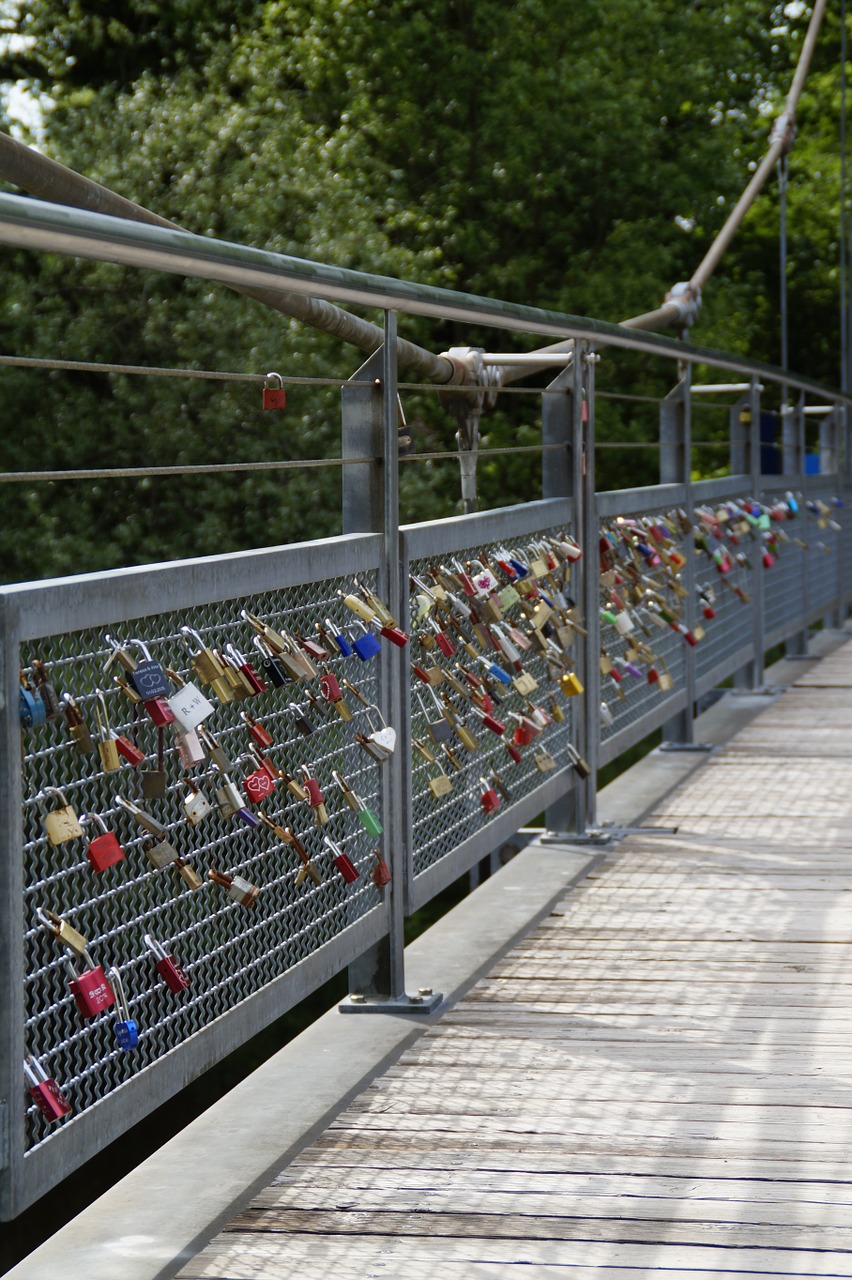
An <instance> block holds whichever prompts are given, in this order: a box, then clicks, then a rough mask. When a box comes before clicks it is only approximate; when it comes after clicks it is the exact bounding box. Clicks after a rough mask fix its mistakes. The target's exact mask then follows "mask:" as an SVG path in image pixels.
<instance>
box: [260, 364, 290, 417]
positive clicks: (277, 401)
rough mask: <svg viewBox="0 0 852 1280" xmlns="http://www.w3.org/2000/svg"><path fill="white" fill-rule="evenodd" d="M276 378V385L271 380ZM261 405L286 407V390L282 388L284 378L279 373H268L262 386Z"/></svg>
mask: <svg viewBox="0 0 852 1280" xmlns="http://www.w3.org/2000/svg"><path fill="white" fill-rule="evenodd" d="M273 379H277V380H278V381H277V385H276V383H275V382H274V381H273ZM263 407H264V409H286V408H287V392H286V391H285V389H284V379H283V378H282V377H281V374H280V373H268V374H267V375H266V381H265V383H264V386H263Z"/></svg>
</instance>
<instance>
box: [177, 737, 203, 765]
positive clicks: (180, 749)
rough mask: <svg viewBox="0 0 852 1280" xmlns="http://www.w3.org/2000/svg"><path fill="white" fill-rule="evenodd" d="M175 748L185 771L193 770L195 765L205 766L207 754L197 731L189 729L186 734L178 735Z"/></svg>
mask: <svg viewBox="0 0 852 1280" xmlns="http://www.w3.org/2000/svg"><path fill="white" fill-rule="evenodd" d="M175 747H176V748H177V753H178V757H179V759H180V762H181V764H182V765H183V767H184V769H191V768H193V766H194V765H197V764H203V763H204V761H205V760H206V759H207V752H206V751H205V750H204V747H203V745H202V742H201V739H200V738H199V736H198V730H197V729H187V730H186V732H181V733H176V734H175Z"/></svg>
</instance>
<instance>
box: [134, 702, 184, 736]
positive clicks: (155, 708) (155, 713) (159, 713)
mask: <svg viewBox="0 0 852 1280" xmlns="http://www.w3.org/2000/svg"><path fill="white" fill-rule="evenodd" d="M142 705H143V707H144V708H145V710H146V711H147V712H148V715H149V716H150V717H151V719H152V720H153V722H154V724H155V725H156V726H157V728H158V729H162V728H164V727H165V725H167V724H174V722H175V720H176V719H177V717H176V715H175V713H174V711H172V709H171V707H170V706H169V704H168V702H167V701H166V699H165V698H148V700H147V701H146V702H143V703H142Z"/></svg>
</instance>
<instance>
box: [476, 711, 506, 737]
mask: <svg viewBox="0 0 852 1280" xmlns="http://www.w3.org/2000/svg"><path fill="white" fill-rule="evenodd" d="M478 714H479V718H480V720H481V721H482V724H483V726H484V727H485V728H486V729H489V730H490V731H491V733H496V734H497V736H498V737H501V738H502V736H503V734H504V733H505V732H506V726H505V725H504V724H503V722H502V721H501V720H498V719H497V718H496V716H492V715H491V714H490V712H488V711H480V712H479V713H478Z"/></svg>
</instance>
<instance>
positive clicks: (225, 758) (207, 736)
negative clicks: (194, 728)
mask: <svg viewBox="0 0 852 1280" xmlns="http://www.w3.org/2000/svg"><path fill="white" fill-rule="evenodd" d="M198 736H199V738H200V739H201V741H202V743H203V744H204V748H205V750H206V752H207V754H208V756H209V757H210V762H211V764H214V765H215V766H216V768H217V769H218V770H219V772H220V773H233V771H234V765H233V762H232V760H231V757H230V756H229V755H228V753H227V751H226V750H225V748H224V747H223V746H222V744H221V742H219V741H218V740H217V739H216V738H214V737H213V734H212V733H211V732H210V730H209V729H208V728H207V727H206V726H205V725H201V726H200V727H199V730H198Z"/></svg>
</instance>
